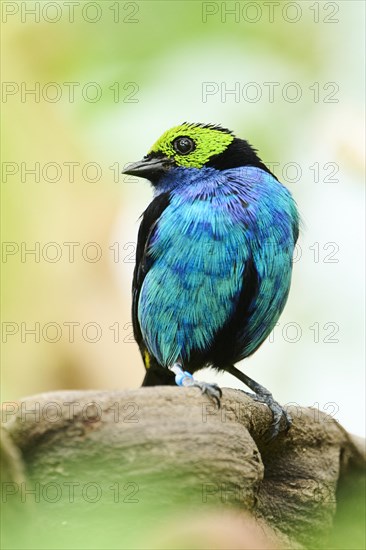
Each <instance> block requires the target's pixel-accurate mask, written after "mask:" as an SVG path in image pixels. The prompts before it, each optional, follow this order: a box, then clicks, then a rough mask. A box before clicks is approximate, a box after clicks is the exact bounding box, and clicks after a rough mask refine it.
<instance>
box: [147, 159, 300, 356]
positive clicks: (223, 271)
mask: <svg viewBox="0 0 366 550" xmlns="http://www.w3.org/2000/svg"><path fill="white" fill-rule="evenodd" d="M163 192H171V200H170V203H169V205H168V206H167V208H166V209H165V210H164V211H163V213H162V215H161V217H160V218H159V220H158V223H157V225H156V227H155V229H154V231H153V233H152V236H151V238H150V242H149V244H148V249H147V263H148V264H149V266H150V268H149V270H148V272H147V274H146V276H145V279H144V281H143V284H142V288H141V293H140V297H139V303H138V320H139V323H140V326H141V332H142V335H143V338H144V340H145V342H146V344H147V346H148V348H149V350H150V352H151V353H152V354H153V355H154V356H155V357H156V358H157V359H158V361H159V362H160V364H162V365H165V366H169V365H171V364H172V363H174V362H175V361H177V360H179V359H181V360H183V362H185V361H188V360H189V357H190V354H191V352H192V350H205V349H208V348H209V347H210V345H211V344H212V343H213V342H214V339H215V335H216V334H217V333H218V331H219V330H220V329H221V328H222V327H223V326H224V325H225V323H227V321H228V320H229V319H230V318H231V317H232V316H233V314H234V313H235V311H236V309H237V306H238V302H239V297H240V294H241V292H242V289H243V285H244V291H245V285H246V281H245V278H244V270H245V266H246V265H247V264H248V262H249V261H252V262H253V264H254V267H255V269H256V273H257V278H258V282H259V285H258V291H257V294H256V295H255V296H253V298H252V302H251V303H250V306H249V311H247V312H243V327H242V331H241V332H239V334H238V340H239V342H242V344H241V347H242V350H241V357H244V356H247V355H249V354H250V353H252V352H253V351H255V349H256V348H257V347H258V346H259V345H260V343H261V342H262V341H263V340H264V338H265V337H266V336H267V335H268V334H269V332H270V331H271V330H272V328H273V326H274V325H275V323H276V322H277V319H278V317H279V315H280V313H281V311H282V309H283V306H284V304H285V302H286V299H287V294H288V290H289V286H290V279H291V267H292V265H291V263H292V253H293V248H294V242H295V240H296V237H295V236H294V232H295V230H296V227H297V224H298V218H297V210H296V206H295V203H294V201H293V199H292V197H291V195H290V193H289V191H287V189H286V188H285V187H284V186H283V185H282V184H281V183H279V182H278V181H277V180H276V179H275V178H274V177H272V176H271V175H270V174H269V173H267V172H265V171H263V170H261V169H259V168H255V167H240V168H233V169H229V170H224V171H217V170H215V169H213V168H201V169H195V168H178V169H175V170H172V171H170V172H168V174H167V175H166V176H165V177H164V178H163V179H162V180H161V181H160V182H159V190H158V193H163ZM244 315H247V321H246V322H245V323H244ZM244 325H245V326H244ZM241 357H238V359H239V358H241Z"/></svg>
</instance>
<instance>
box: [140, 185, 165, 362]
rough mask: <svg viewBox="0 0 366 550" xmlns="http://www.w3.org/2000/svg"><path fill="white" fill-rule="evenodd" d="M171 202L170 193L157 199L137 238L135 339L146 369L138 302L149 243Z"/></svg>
mask: <svg viewBox="0 0 366 550" xmlns="http://www.w3.org/2000/svg"><path fill="white" fill-rule="evenodd" d="M169 201H170V193H162V194H160V195H158V196H157V197H155V199H154V200H153V201H152V202H151V203H150V204H149V206H148V207H147V209H146V210H145V212H144V213H143V215H142V221H141V225H140V229H139V233H138V238H137V247H136V265H135V270H134V274H133V282H132V324H133V333H134V337H135V340H136V342H137V343H138V346H139V348H140V351H141V354H142V357H143V360H144V363H145V366H146V367H148V365H147V364H146V362H147V357H146V351H147V350H146V346H145V344H144V341H143V338H142V334H141V328H140V323H139V321H138V312H137V309H138V301H139V297H140V291H141V286H142V283H143V282H144V279H145V275H146V273H147V272H148V270H149V268H150V267H151V259H148V258H147V250H148V247H149V242H150V239H151V236H152V235H153V232H154V229H155V227H156V225H157V222H158V220H159V218H160V216H161V214H162V213H163V212H164V210H165V208H166V207H167V206H168V204H169Z"/></svg>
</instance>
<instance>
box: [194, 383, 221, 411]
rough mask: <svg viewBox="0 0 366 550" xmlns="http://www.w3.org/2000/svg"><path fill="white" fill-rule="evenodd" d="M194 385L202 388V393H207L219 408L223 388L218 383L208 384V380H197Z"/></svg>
mask: <svg viewBox="0 0 366 550" xmlns="http://www.w3.org/2000/svg"><path fill="white" fill-rule="evenodd" d="M192 385H193V386H196V387H197V388H200V390H201V393H202V395H204V394H206V395H207V396H208V397H209V398H210V399H211V400H212V401H213V402H214V403H215V404H216V405H217V408H218V409H219V408H220V407H221V397H222V390H221V388H220V387H219V386H218V385H217V384H207V382H199V381H198V380H195V381H194V383H193V384H192Z"/></svg>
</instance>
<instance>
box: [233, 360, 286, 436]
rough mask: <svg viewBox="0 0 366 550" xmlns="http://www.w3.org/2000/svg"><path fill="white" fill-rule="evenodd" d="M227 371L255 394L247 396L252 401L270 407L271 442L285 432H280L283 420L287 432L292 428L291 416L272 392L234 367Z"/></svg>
mask: <svg viewBox="0 0 366 550" xmlns="http://www.w3.org/2000/svg"><path fill="white" fill-rule="evenodd" d="M225 370H226V371H227V372H229V373H230V374H232V375H233V376H235V378H238V379H239V380H240V381H241V382H243V383H244V384H245V385H246V386H248V388H249V389H251V390H252V391H253V392H254V395H253V394H248V393H247V395H250V397H252V399H254V400H255V401H259V402H260V403H265V404H266V405H268V407H269V409H270V411H271V413H272V416H273V422H272V426H271V428H270V431H269V440H272V439H274V438H275V437H277V435H278V434H279V432H280V431H283V430H280V425H281V420H282V418H284V421H285V428H284V431H285V432H287V430H288V429H289V428H290V427H291V423H292V419H291V416H290V415H289V413H288V412H287V411H285V409H283V408H282V407H281V405H280V404H279V403H277V401H275V400H274V398H273V395H272V394H271V392H270V391H268V390H267V389H266V388H265V387H264V386H261V384H258V382H256V381H255V380H252V379H251V378H249V376H247V375H246V374H244V373H243V372H241V371H240V370H239V369H237V368H236V367H234V365H230V366H229V367H227V368H226V369H225ZM245 393H246V392H245Z"/></svg>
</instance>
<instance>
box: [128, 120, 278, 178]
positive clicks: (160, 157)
mask: <svg viewBox="0 0 366 550" xmlns="http://www.w3.org/2000/svg"><path fill="white" fill-rule="evenodd" d="M248 165H250V166H257V167H260V168H262V169H264V170H266V171H268V169H267V168H266V167H265V165H264V164H263V163H262V162H261V160H260V159H259V157H258V156H257V154H256V151H255V149H253V148H252V147H251V146H250V145H249V143H248V142H247V141H245V140H242V139H238V138H236V137H235V136H234V135H233V133H232V132H231V131H230V130H228V129H226V128H222V127H221V126H215V125H213V124H191V123H188V122H184V123H183V124H181V125H180V126H175V127H174V128H171V129H170V130H167V131H166V132H165V133H164V134H163V135H162V136H161V137H160V138H159V139H158V140H157V141H156V143H155V144H154V145H153V146H152V147H151V149H150V151H149V152H148V154H147V155H146V156H145V157H144V158H143V159H142V161H139V162H135V163H133V164H130V165H129V166H127V169H126V170H125V171H124V173H125V174H131V175H135V176H141V177H145V178H147V179H149V180H150V181H151V182H152V183H153V184H155V183H156V182H157V181H158V180H159V179H160V178H161V177H162V176H163V175H164V174H166V173H167V172H168V171H169V170H171V169H173V168H196V169H200V168H203V167H210V168H215V169H217V170H226V169H229V168H236V167H238V166H248Z"/></svg>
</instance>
